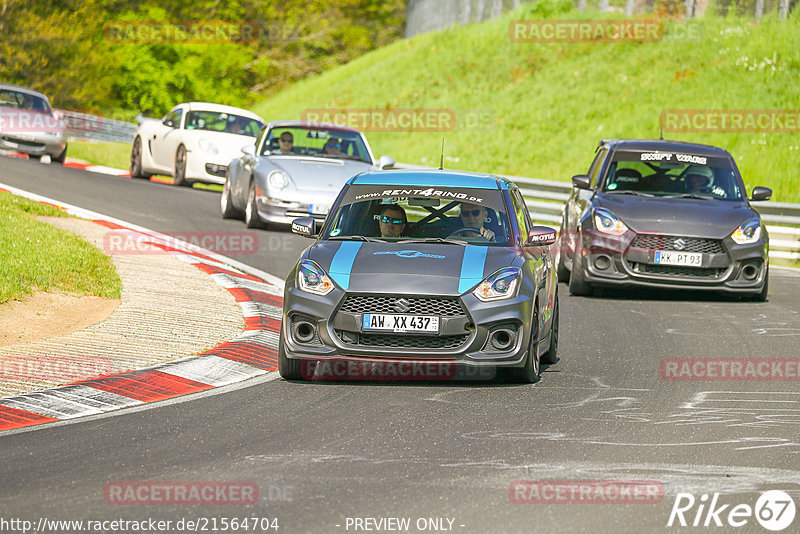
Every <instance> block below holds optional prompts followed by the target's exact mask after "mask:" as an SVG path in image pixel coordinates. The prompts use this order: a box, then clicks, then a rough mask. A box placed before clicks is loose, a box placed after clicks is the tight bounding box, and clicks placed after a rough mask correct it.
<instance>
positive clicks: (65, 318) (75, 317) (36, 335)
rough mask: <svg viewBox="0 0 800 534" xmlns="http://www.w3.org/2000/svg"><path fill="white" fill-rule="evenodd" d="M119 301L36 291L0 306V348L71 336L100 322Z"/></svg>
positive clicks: (115, 307)
mask: <svg viewBox="0 0 800 534" xmlns="http://www.w3.org/2000/svg"><path fill="white" fill-rule="evenodd" d="M119 304H120V300H119V299H108V298H102V297H88V296H84V297H78V296H74V295H67V294H64V293H57V292H48V293H45V292H40V293H36V294H34V295H33V296H32V297H30V298H26V299H24V300H12V301H9V302H5V303H3V304H0V346H6V345H14V344H16V343H27V342H29V341H36V340H38V339H45V338H49V337H54V336H60V335H63V334H71V333H72V332H76V331H78V330H81V329H83V328H86V327H87V326H91V325H93V324H96V323H99V322H101V321H104V320H105V319H106V318H108V317H109V316H110V315H111V314H112V313H113V312H114V310H116V309H117V306H119Z"/></svg>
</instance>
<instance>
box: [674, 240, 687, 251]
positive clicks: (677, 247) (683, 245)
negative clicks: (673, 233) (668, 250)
mask: <svg viewBox="0 0 800 534" xmlns="http://www.w3.org/2000/svg"><path fill="white" fill-rule="evenodd" d="M674 247H675V250H683V249H685V248H686V241H684V240H683V239H681V238H678V239H676V240H675V244H674Z"/></svg>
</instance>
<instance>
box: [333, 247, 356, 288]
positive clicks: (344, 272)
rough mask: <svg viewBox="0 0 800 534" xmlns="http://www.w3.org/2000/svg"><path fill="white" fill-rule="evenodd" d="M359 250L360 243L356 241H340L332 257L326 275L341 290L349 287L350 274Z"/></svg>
mask: <svg viewBox="0 0 800 534" xmlns="http://www.w3.org/2000/svg"><path fill="white" fill-rule="evenodd" d="M360 248H361V243H360V242H358V241H342V245H341V246H340V247H339V250H337V251H336V254H334V255H333V259H332V260H331V267H330V269H328V275H329V276H330V277H331V278H332V279H333V281H334V282H336V283H337V284H338V285H339V287H341V288H342V289H345V290H346V289H347V288H349V287H350V272H351V271H352V270H353V262H355V260H356V254H358V251H359V249H360Z"/></svg>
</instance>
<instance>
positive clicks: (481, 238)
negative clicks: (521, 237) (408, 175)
mask: <svg viewBox="0 0 800 534" xmlns="http://www.w3.org/2000/svg"><path fill="white" fill-rule="evenodd" d="M510 236H511V231H510V226H509V220H508V216H507V213H506V209H505V203H504V202H503V197H502V195H501V194H500V191H493V190H485V189H461V190H459V189H458V188H425V187H419V188H409V186H368V185H353V186H350V188H349V189H348V190H347V191H346V193H345V195H344V197H343V198H342V200H341V203H340V204H339V206H338V208H336V209H335V210H334V211H333V212H332V213H331V214H330V215H329V216H328V218H327V220H326V224H325V228H324V229H323V235H322V239H361V240H363V239H364V238H368V239H379V240H382V241H390V242H401V241H417V242H419V241H430V242H437V243H456V244H464V243H474V244H482V245H498V246H509V240H510Z"/></svg>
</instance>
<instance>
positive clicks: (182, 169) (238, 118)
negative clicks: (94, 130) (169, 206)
mask: <svg viewBox="0 0 800 534" xmlns="http://www.w3.org/2000/svg"><path fill="white" fill-rule="evenodd" d="M137 120H138V121H139V123H140V124H139V127H138V129H137V130H136V134H135V135H134V139H133V145H132V147H131V165H130V171H131V176H132V177H134V178H149V177H150V176H152V175H153V174H163V175H167V176H172V177H173V183H174V184H175V185H182V186H191V184H192V183H193V182H204V183H213V184H224V183H225V173H226V172H227V170H228V165H229V164H230V162H231V160H233V159H234V158H236V157H238V156H239V155H241V149H242V147H244V146H246V145H252V144H253V143H254V142H255V139H256V137H258V134H259V133H260V132H261V129H262V128H263V127H264V125H265V124H266V122H265V121H264V119H262V118H261V117H259V116H258V115H256V114H255V113H251V112H250V111H247V110H244V109H240V108H236V107H232V106H223V105H221V104H210V103H207V102H188V103H184V104H179V105H177V106H175V107H174V108H172V110H170V112H169V113H167V114H166V115H165V116H164V118H162V119H150V118H137Z"/></svg>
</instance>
